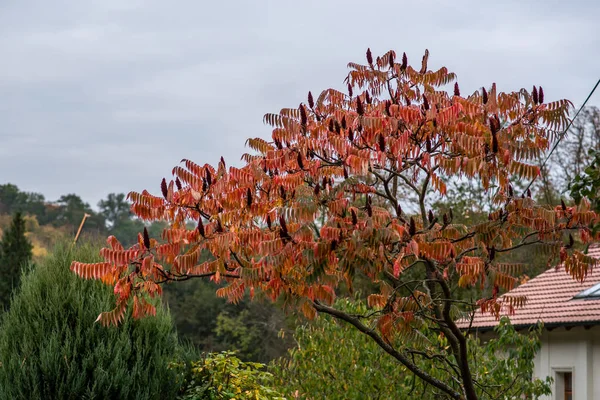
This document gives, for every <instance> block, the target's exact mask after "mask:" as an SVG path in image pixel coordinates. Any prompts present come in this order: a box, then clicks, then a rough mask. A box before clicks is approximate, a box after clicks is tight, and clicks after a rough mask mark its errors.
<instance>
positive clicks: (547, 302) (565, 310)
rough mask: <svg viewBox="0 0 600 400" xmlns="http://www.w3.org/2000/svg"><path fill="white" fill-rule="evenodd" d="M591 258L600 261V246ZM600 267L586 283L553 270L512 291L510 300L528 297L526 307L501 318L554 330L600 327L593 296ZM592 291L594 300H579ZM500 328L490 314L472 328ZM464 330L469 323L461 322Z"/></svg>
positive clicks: (478, 316) (599, 303)
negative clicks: (540, 324) (567, 327)
mask: <svg viewBox="0 0 600 400" xmlns="http://www.w3.org/2000/svg"><path fill="white" fill-rule="evenodd" d="M588 255H589V256H592V257H594V258H598V259H600V246H599V245H597V246H594V247H591V246H590V248H589V250H588ZM598 284H600V266H596V267H594V268H592V270H591V271H590V272H588V275H587V277H586V278H585V280H584V281H583V283H581V282H579V281H577V280H575V279H574V278H572V277H571V276H570V275H569V274H568V273H567V272H566V271H565V268H564V267H562V266H560V267H558V268H550V269H549V270H547V271H545V272H543V273H541V274H540V275H538V276H536V277H535V278H533V279H530V280H529V281H527V282H526V283H524V284H523V285H520V286H518V287H517V288H515V289H513V290H511V291H510V292H509V294H510V295H511V296H522V295H525V296H526V297H527V301H526V303H525V305H524V306H522V307H519V308H517V309H515V311H514V314H513V315H508V311H507V310H506V311H503V312H501V314H500V315H501V316H504V315H506V316H508V317H509V318H510V321H511V323H512V325H513V326H516V327H519V326H521V327H523V326H531V325H535V324H536V323H537V322H538V321H542V322H543V323H544V325H545V326H546V327H551V326H577V325H594V324H600V297H598V296H593V294H594V293H596V292H600V287H596V288H595V286H597V285H598ZM588 289H591V290H589V292H588V293H592V296H583V297H581V296H578V297H579V298H576V299H574V297H576V296H577V295H581V294H582V292H583V291H585V290H588ZM497 324H498V321H497V320H496V318H495V317H494V316H493V315H491V314H490V313H489V312H486V313H482V312H481V311H477V312H476V313H475V316H474V318H473V322H472V324H471V327H472V328H478V329H479V330H486V328H487V329H490V328H493V327H495V326H496V325H497ZM459 325H460V326H461V327H464V328H467V327H468V326H469V323H466V324H465V323H464V321H461V322H460V323H459Z"/></svg>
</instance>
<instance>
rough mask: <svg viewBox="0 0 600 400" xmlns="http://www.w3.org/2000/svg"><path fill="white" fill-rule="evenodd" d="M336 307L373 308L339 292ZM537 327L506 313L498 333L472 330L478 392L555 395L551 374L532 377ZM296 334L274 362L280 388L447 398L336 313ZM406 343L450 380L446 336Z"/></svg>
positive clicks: (338, 395) (426, 366)
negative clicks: (486, 335)
mask: <svg viewBox="0 0 600 400" xmlns="http://www.w3.org/2000/svg"><path fill="white" fill-rule="evenodd" d="M335 307H336V308H338V309H341V310H344V311H345V312H349V313H352V314H356V315H367V314H368V312H369V309H368V308H367V306H366V304H365V303H364V302H362V301H356V300H351V299H338V300H337V301H336V304H335ZM371 322H372V321H371ZM365 323H369V321H368V320H365ZM540 333H541V327H539V326H538V327H537V328H535V329H534V330H532V331H531V332H530V333H529V334H519V333H517V332H516V331H515V329H514V328H513V327H512V326H511V325H510V323H509V321H508V319H506V318H504V319H502V320H501V321H500V323H499V326H498V327H497V328H496V329H495V335H494V336H495V338H494V339H491V340H489V341H488V342H487V343H481V342H480V341H479V340H477V339H476V338H473V336H469V337H468V339H467V340H468V347H469V351H470V352H471V353H472V355H473V357H472V360H473V361H472V365H471V367H472V370H473V377H474V380H475V381H476V382H477V385H476V386H477V389H476V390H477V392H478V396H479V397H480V398H482V399H514V398H520V397H521V396H523V398H528V399H532V398H533V399H535V398H538V397H540V396H542V395H547V394H550V383H551V381H550V380H549V379H545V380H540V379H532V373H533V367H534V364H533V360H534V357H535V353H536V352H537V351H538V350H539V349H540V341H539V335H540ZM294 339H295V340H296V342H297V345H296V346H295V347H294V348H292V349H291V350H290V351H289V354H288V357H287V358H282V359H280V360H278V361H275V362H273V363H272V364H271V372H272V373H273V374H274V375H275V377H276V384H275V387H276V388H278V389H279V390H280V391H281V392H282V393H283V394H284V395H286V396H287V397H288V398H301V399H314V400H316V399H344V400H352V399H356V400H361V399H413V398H421V399H445V398H448V397H447V396H446V395H445V394H444V393H440V392H439V391H437V390H436V389H435V388H434V387H432V386H430V385H427V384H425V383H424V382H423V381H421V380H419V379H415V376H414V375H413V374H411V373H410V372H409V371H408V370H407V369H406V368H405V367H404V366H402V365H400V364H398V363H397V362H395V361H394V360H392V359H390V358H387V357H385V356H384V354H383V352H382V350H381V349H380V348H379V347H378V346H377V344H375V343H374V342H373V341H372V340H370V339H369V338H368V337H365V336H364V335H362V334H361V333H360V332H358V331H357V330H356V329H353V328H352V327H350V326H348V324H345V323H343V322H341V323H340V322H338V321H336V320H335V319H333V318H332V317H329V316H320V317H319V318H318V319H317V320H315V321H313V322H311V323H307V324H304V325H299V326H298V327H297V329H296V332H295V333H294ZM404 346H406V347H410V348H412V349H414V350H413V351H415V352H421V353H422V354H423V355H425V357H421V358H420V360H418V361H417V362H418V363H419V367H420V368H422V369H423V370H425V371H427V372H428V373H429V374H431V375H432V376H435V377H436V378H438V379H441V380H444V381H449V380H451V379H452V374H453V372H452V369H453V368H455V367H456V365H455V364H454V363H453V362H449V360H448V359H446V360H443V359H442V358H441V357H439V354H444V353H445V352H447V350H448V347H449V343H448V341H447V340H446V339H445V338H444V337H443V335H440V334H438V333H437V332H433V330H423V331H416V330H415V331H414V332H413V335H411V339H410V341H409V342H407V343H404ZM390 382H393V384H390Z"/></svg>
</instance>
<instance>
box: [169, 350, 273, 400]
mask: <svg viewBox="0 0 600 400" xmlns="http://www.w3.org/2000/svg"><path fill="white" fill-rule="evenodd" d="M171 367H172V368H173V370H174V371H177V374H178V381H179V383H180V385H181V386H182V394H181V396H180V397H179V398H180V399H182V400H226V399H231V400H234V399H235V400H278V399H280V400H285V398H284V397H282V396H281V394H279V393H278V392H277V391H276V390H274V389H273V388H272V385H273V375H272V374H271V373H269V372H267V371H265V370H264V368H265V367H266V366H265V365H264V364H261V363H254V362H243V361H241V360H240V359H239V358H237V357H236V356H235V353H233V352H229V351H225V352H221V353H207V354H206V355H205V356H204V358H202V359H201V360H199V361H193V362H185V361H184V362H178V363H173V364H171Z"/></svg>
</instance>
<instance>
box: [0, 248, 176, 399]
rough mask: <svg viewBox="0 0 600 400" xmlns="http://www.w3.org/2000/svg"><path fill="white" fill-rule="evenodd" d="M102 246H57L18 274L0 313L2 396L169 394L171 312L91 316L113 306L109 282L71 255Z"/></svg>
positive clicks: (172, 391) (86, 254)
mask: <svg viewBox="0 0 600 400" xmlns="http://www.w3.org/2000/svg"><path fill="white" fill-rule="evenodd" d="M98 249H99V247H97V246H94V245H92V244H80V245H78V247H76V248H75V249H73V250H71V249H70V245H69V244H63V245H61V246H58V247H57V248H56V249H55V251H54V253H53V254H52V255H50V256H49V257H48V258H47V259H45V260H44V262H42V263H41V264H40V265H38V266H37V267H36V268H35V269H30V271H29V272H27V273H25V274H24V276H23V278H22V283H21V289H20V291H19V292H17V293H16V294H15V295H14V297H13V300H12V305H11V308H10V310H9V311H8V312H7V313H5V314H4V315H3V316H2V319H1V320H0V363H1V365H0V398H2V399H17V398H19V399H81V398H87V399H108V398H114V399H116V398H118V399H167V398H174V397H175V396H176V392H177V389H178V388H177V384H176V379H175V374H174V371H172V370H170V369H169V368H168V364H169V361H170V360H171V359H173V358H174V357H175V354H176V350H177V337H176V335H175V333H174V331H173V327H172V322H171V317H170V315H169V313H168V312H166V311H165V310H164V309H163V308H162V307H157V308H158V310H157V316H156V317H155V318H145V319H142V320H136V321H134V320H133V319H132V318H131V317H129V316H128V317H127V318H126V319H125V321H124V323H123V324H122V325H120V326H119V327H116V328H115V327H103V326H101V325H100V324H98V323H94V321H95V320H96V318H97V317H98V314H99V313H100V312H101V311H104V310H107V309H110V308H112V306H113V305H114V295H113V293H112V291H111V289H110V288H109V287H107V286H105V285H103V284H102V283H100V282H98V281H85V280H83V279H80V278H78V277H77V276H76V275H75V274H73V273H72V272H71V271H70V270H69V266H70V263H71V261H72V260H78V261H84V262H96V261H98V260H99V258H98V256H97V255H98Z"/></svg>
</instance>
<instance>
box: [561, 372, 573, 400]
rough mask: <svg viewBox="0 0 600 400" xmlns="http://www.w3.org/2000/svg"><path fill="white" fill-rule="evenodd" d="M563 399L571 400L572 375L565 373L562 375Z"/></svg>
mask: <svg viewBox="0 0 600 400" xmlns="http://www.w3.org/2000/svg"><path fill="white" fill-rule="evenodd" d="M563 382H564V399H565V400H573V373H572V372H565V373H564V374H563Z"/></svg>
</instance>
